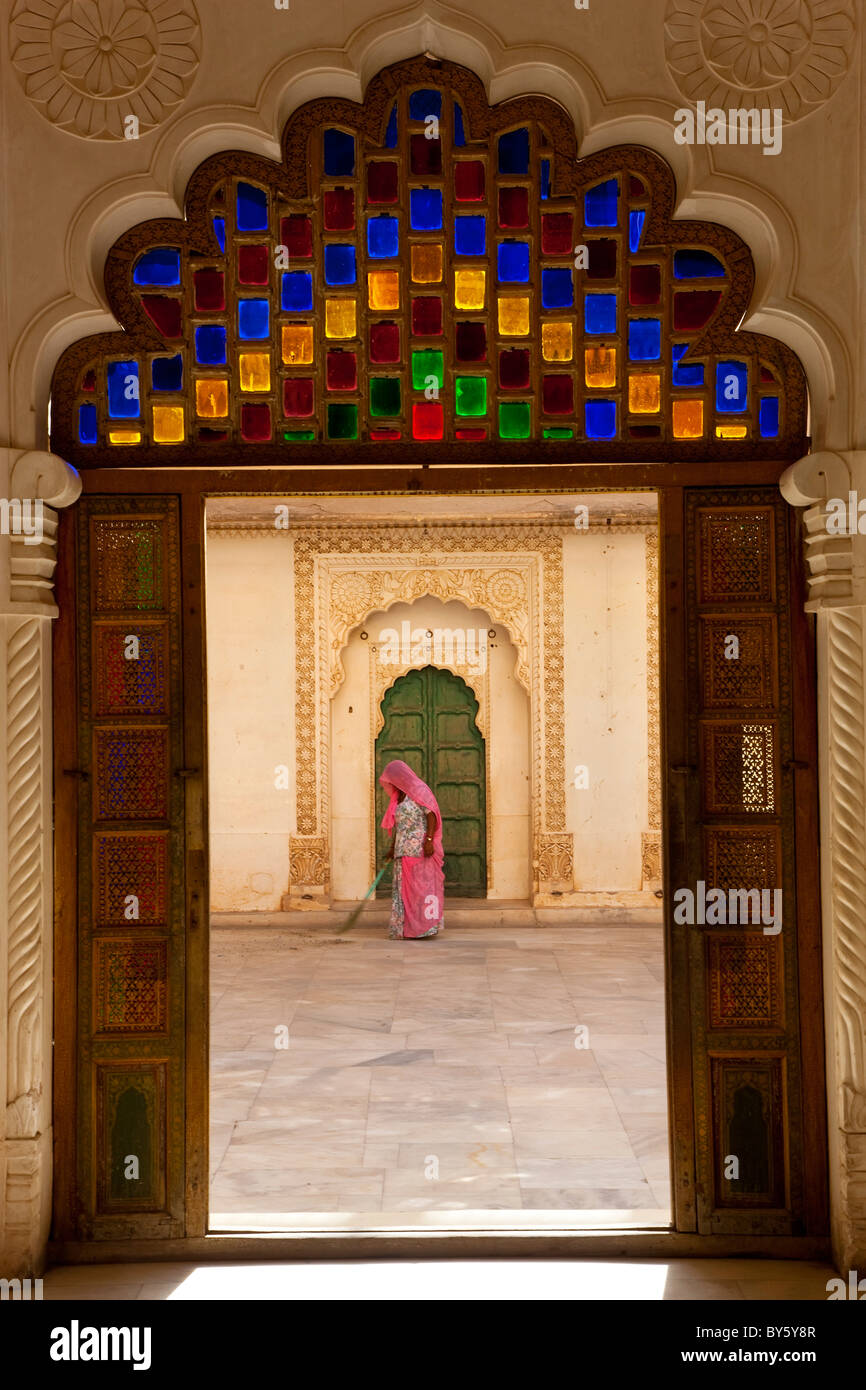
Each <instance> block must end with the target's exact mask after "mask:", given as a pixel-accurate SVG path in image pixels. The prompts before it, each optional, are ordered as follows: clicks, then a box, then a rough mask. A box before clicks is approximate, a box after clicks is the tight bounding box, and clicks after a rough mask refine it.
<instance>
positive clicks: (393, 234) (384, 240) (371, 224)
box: [367, 217, 400, 260]
mask: <svg viewBox="0 0 866 1390" xmlns="http://www.w3.org/2000/svg"><path fill="white" fill-rule="evenodd" d="M399 254H400V219H399V218H398V217H371V218H370V219H369V221H368V222H367V255H368V256H372V257H373V259H374V260H387V259H388V257H390V256H399Z"/></svg>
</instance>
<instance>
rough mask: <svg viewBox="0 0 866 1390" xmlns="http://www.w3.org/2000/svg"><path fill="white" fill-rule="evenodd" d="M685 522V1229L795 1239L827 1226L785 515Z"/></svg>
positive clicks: (673, 905)
mask: <svg viewBox="0 0 866 1390" xmlns="http://www.w3.org/2000/svg"><path fill="white" fill-rule="evenodd" d="M683 521H684V542H685V544H684V554H685V596H686V602H685V606H684V608H685V611H684V614H683V617H684V624H685V627H684V638H685V643H684V656H685V663H684V664H685V671H684V676H685V680H684V696H685V701H684V702H685V711H684V712H685V716H686V717H685V720H684V723H683V727H682V732H681V734H677V733H674V736H673V741H674V744H676V741H677V739H678V738H679V739H681V742H680V744H679V749H680V751H679V753H677V752H676V751H673V750H671V748H670V747H669V754H670V752H671V751H673V756H672V757H671V764H672V766H670V768H669V777H670V785H671V793H672V797H671V800H672V808H673V821H672V825H671V836H670V840H671V844H670V858H669V878H668V883H667V894H666V898H667V912H668V921H669V930H670V932H671V938H670V940H671V949H672V960H673V962H674V965H673V975H672V983H671V989H672V991H673V994H674V999H673V1001H672V1018H673V1029H672V1043H673V1056H674V1066H675V1068H676V1065H677V1064H678V1063H679V1064H681V1063H682V1057H683V1051H684V1049H686V1048H689V1047H690V1053H691V1078H690V1080H691V1087H692V1096H693V1107H694V1148H695V1190H694V1215H695V1218H696V1226H697V1229H698V1230H699V1231H704V1232H719V1233H722V1232H731V1233H746V1232H755V1233H758V1232H760V1233H762V1234H791V1235H798V1234H806V1233H811V1232H812V1231H814V1230H815V1229H816V1228H818V1227H820V1226H821V1223H822V1220H823V1218H822V1215H821V1211H820V1207H821V1203H820V1200H817V1201H816V1199H815V1195H814V1194H815V1192H816V1191H817V1190H819V1189H820V1186H821V1183H820V1179H819V1176H818V1169H819V1168H820V1162H821V1157H822V1156H823V1150H822V1145H823V1144H824V1137H823V1128H822V1116H821V1113H820V1107H819V1106H818V1105H817V1104H816V1102H815V1097H816V1095H819V1094H820V1092H821V1090H822V1086H823V1077H822V1076H816V1075H815V1072H816V1070H819V1069H820V1060H818V1063H817V1066H816V1057H817V1058H818V1059H820V1052H819V1051H818V1050H817V1049H816V1048H815V1030H816V1028H817V1031H818V1036H819V1037H820V1028H821V1020H820V994H819V992H818V988H817V986H818V985H819V981H818V980H817V979H816V977H815V971H814V969H813V968H812V965H811V963H810V962H811V960H812V955H813V948H814V946H815V943H816V938H817V932H818V919H817V914H818V906H817V893H816V891H815V890H816V881H815V874H814V872H813V866H814V841H813V842H812V844H811V845H804V844H803V843H802V839H801V842H800V843H799V844H798V839H797V833H798V819H799V824H800V829H801V831H802V827H803V826H805V825H807V824H814V817H815V798H816V790H815V780H814V762H815V750H814V736H813V735H814V731H813V728H812V721H811V719H810V717H809V709H808V708H807V709H805V711H804V710H803V709H802V707H801V706H802V703H803V702H802V701H799V702H798V698H797V685H798V681H799V680H801V679H802V676H803V671H804V669H805V668H807V667H808V665H809V660H810V653H809V643H808V640H807V633H806V629H805V624H804V617H803V614H802V610H801V603H802V600H801V596H800V595H799V594H798V593H797V588H798V584H797V575H796V574H792V562H793V561H792V557H793V556H794V554H795V551H794V547H793V545H792V543H791V537H790V535H789V528H790V523H791V516H790V511H789V509H788V508H787V507H786V506H785V503H784V502H783V501H782V499H781V497H780V496H779V494H778V492H777V491H776V490H775V489H769V488H768V489H756V490H743V489H739V490H736V491H734V490H732V491H730V492H715V491H714V492H708V491H703V490H698V489H695V490H692V491H688V492H686V494H685V507H684V515H683ZM669 651H670V648H669ZM669 677H670V671H669ZM672 684H673V685H675V684H676V681H675V680H674V681H673V682H672ZM672 694H673V691H672V690H669V692H668V698H669V701H670V698H671V696H672ZM807 703H808V702H807ZM811 704H812V714H813V713H814V692H813V691H812V695H811ZM669 709H670V704H669ZM669 743H670V740H669ZM678 756H679V757H683V756H684V762H682V763H677V757H678ZM806 851H811V853H810V854H809V853H807V852H806ZM807 860H808V861H809V862H808V863H807ZM678 890H679V891H678ZM682 890H688V891H682ZM714 890H717V891H714ZM747 895H748V896H747ZM798 956H799V964H798ZM804 962H807V963H808V964H807V965H804ZM683 986H685V988H686V989H687V993H688V1009H687V1011H686V1010H684V1009H683V1008H682V998H681V997H679V998H678V997H677V992H678V991H680V992H681V991H682V989H683ZM686 1015H687V1017H686ZM686 1031H688V1033H689V1035H690V1036H689V1037H688V1038H687V1037H686V1036H685V1034H686ZM804 1058H805V1059H807V1060H808V1067H807V1066H806V1064H805V1062H804ZM804 1072H808V1074H805V1075H804ZM675 1084H676V1083H675ZM682 1090H683V1088H682V1086H681V1087H680V1098H679V1105H680V1113H681V1114H682ZM676 1107H677V1102H676V1100H675V1103H674V1109H675V1113H676ZM676 1166H677V1164H676V1152H675V1169H676ZM675 1180H676V1172H675ZM685 1224H688V1223H685Z"/></svg>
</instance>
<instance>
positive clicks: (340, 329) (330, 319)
mask: <svg viewBox="0 0 866 1390" xmlns="http://www.w3.org/2000/svg"><path fill="white" fill-rule="evenodd" d="M356 336H357V327H356V310H355V301H354V299H326V300H325V337H326V338H354V337H356Z"/></svg>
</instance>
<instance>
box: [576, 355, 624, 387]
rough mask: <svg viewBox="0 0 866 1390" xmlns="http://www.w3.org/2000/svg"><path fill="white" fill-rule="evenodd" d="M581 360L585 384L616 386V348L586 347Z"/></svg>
mask: <svg viewBox="0 0 866 1390" xmlns="http://www.w3.org/2000/svg"><path fill="white" fill-rule="evenodd" d="M583 360H584V372H585V375H586V384H587V386H607V387H610V386H616V348H604V347H591V348H586V349H585V351H584V354H583Z"/></svg>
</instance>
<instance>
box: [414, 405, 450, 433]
mask: <svg viewBox="0 0 866 1390" xmlns="http://www.w3.org/2000/svg"><path fill="white" fill-rule="evenodd" d="M444 434H445V411H444V410H443V408H442V406H441V405H440V404H439V403H438V401H423V402H419V404H418V405H413V407H412V438H413V439H442V438H443V436H444Z"/></svg>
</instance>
